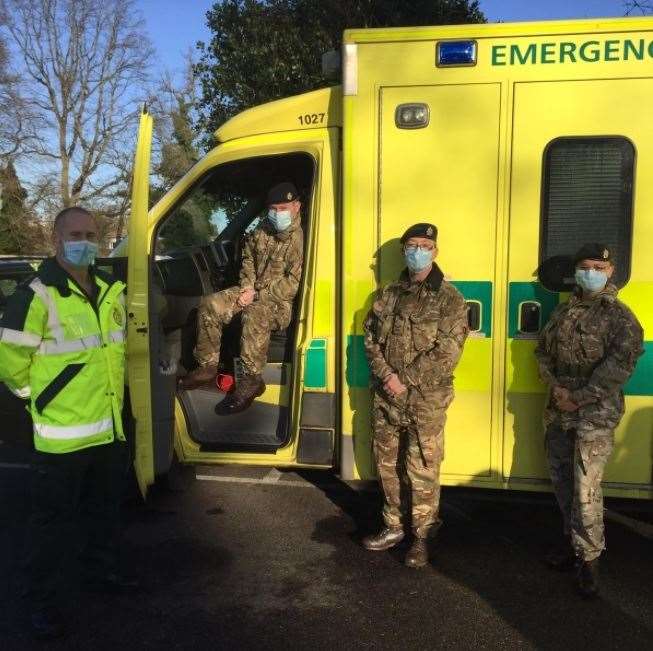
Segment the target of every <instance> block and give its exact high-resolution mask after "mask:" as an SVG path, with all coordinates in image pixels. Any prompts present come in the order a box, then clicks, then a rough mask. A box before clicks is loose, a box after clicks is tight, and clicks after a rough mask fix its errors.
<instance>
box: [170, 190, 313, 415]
mask: <svg viewBox="0 0 653 651" xmlns="http://www.w3.org/2000/svg"><path fill="white" fill-rule="evenodd" d="M266 204H267V206H268V209H269V210H268V216H267V219H265V220H263V221H262V222H261V224H260V225H259V226H258V227H257V228H256V229H255V230H254V232H253V233H252V235H251V236H250V237H249V238H248V239H247V241H246V242H245V246H244V248H243V255H242V265H241V270H240V282H239V284H238V285H236V286H234V287H230V288H228V289H225V290H224V291H221V292H217V293H216V294H210V295H208V296H204V297H203V298H202V302H201V303H200V307H199V311H198V315H197V345H196V347H195V351H194V352H195V358H196V360H197V362H198V364H199V367H198V368H197V369H195V370H194V371H192V372H191V373H189V374H188V375H187V376H186V377H184V378H183V379H182V380H181V386H182V388H184V389H192V388H195V387H197V386H200V385H202V384H205V383H207V382H210V381H212V380H213V379H214V378H215V376H216V374H217V372H218V363H219V361H220V342H221V339H222V328H223V326H224V325H225V324H227V323H229V322H230V321H231V320H232V319H233V317H234V316H235V315H236V314H239V313H242V326H243V328H242V335H241V340H240V358H241V361H242V367H243V378H242V379H241V380H240V381H239V382H238V385H237V387H236V390H235V391H234V392H233V394H231V395H230V396H229V397H228V398H226V399H225V400H223V401H222V402H221V403H220V411H221V413H223V414H234V413H237V412H240V411H243V410H245V409H247V408H248V407H249V406H250V405H251V404H252V401H253V400H254V398H256V397H257V396H260V395H262V394H263V392H264V391H265V383H264V382H263V378H262V376H261V372H262V371H263V367H264V366H265V363H266V358H267V352H268V346H269V344H270V334H271V332H272V331H274V330H280V329H282V328H285V327H287V326H288V325H289V324H290V320H291V317H292V304H293V300H294V298H295V295H296V294H297V290H298V289H299V283H300V280H301V276H302V265H303V255H304V236H303V233H302V227H301V218H300V209H301V203H300V201H299V197H298V195H297V190H296V189H295V186H294V185H293V184H292V183H280V184H278V185H276V186H274V187H273V188H272V189H271V190H270V191H269V192H268V196H267V200H266Z"/></svg>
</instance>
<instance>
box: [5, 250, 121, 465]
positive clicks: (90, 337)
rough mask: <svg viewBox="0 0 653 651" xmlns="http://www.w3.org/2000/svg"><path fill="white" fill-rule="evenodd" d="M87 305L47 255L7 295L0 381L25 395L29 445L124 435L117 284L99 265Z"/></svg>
mask: <svg viewBox="0 0 653 651" xmlns="http://www.w3.org/2000/svg"><path fill="white" fill-rule="evenodd" d="M92 278H93V280H94V282H95V284H96V285H97V288H98V290H97V299H96V301H95V305H94V304H93V302H92V301H90V300H89V297H88V296H87V295H86V294H85V293H84V292H83V291H82V289H81V288H80V287H79V285H78V284H77V283H76V282H75V281H74V280H73V279H72V277H71V276H70V275H69V274H68V273H66V271H65V270H64V269H63V267H61V266H60V265H59V264H58V263H57V261H56V259H55V258H48V259H47V260H45V261H44V262H43V263H42V264H41V266H40V267H39V269H38V272H37V273H36V276H35V278H34V279H33V280H31V282H26V283H25V284H22V285H21V286H19V287H18V288H17V289H16V291H15V292H14V294H12V296H11V297H10V298H9V301H8V303H7V307H6V310H5V312H4V315H3V317H2V321H0V381H2V382H4V383H5V384H6V385H7V386H8V388H9V389H11V391H13V392H14V393H15V394H16V395H18V396H20V397H22V398H29V401H30V412H31V415H32V420H33V422H34V446H35V447H36V449H37V450H40V451H42V452H50V453H56V454H59V453H66V452H73V451H75V450H81V449H83V448H88V447H91V446H94V445H102V444H105V443H110V442H111V441H113V440H114V438H118V439H120V440H124V439H125V437H124V433H123V428H122V419H121V412H122V404H123V392H124V371H125V324H126V314H125V301H124V289H125V285H124V283H122V282H120V281H117V280H115V279H114V278H112V277H111V276H110V275H108V274H105V273H103V272H101V271H99V270H93V271H92Z"/></svg>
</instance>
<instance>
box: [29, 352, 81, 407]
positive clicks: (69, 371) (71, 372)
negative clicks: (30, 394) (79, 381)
mask: <svg viewBox="0 0 653 651" xmlns="http://www.w3.org/2000/svg"><path fill="white" fill-rule="evenodd" d="M84 366H86V364H68V365H67V366H66V367H64V369H63V370H62V371H61V372H60V373H59V374H58V375H57V376H56V377H55V378H54V380H52V382H50V384H48V386H46V387H45V389H43V391H41V393H39V395H38V397H37V398H36V400H35V401H34V406H35V407H36V411H38V412H39V414H41V413H43V410H44V409H45V408H46V407H47V406H48V405H49V404H50V402H52V400H53V399H54V398H56V396H57V395H58V394H59V393H60V392H61V391H62V390H63V389H64V388H65V387H66V386H67V385H68V383H69V382H70V381H71V380H72V379H73V378H74V377H75V376H76V375H77V374H78V373H79V372H80V371H81V370H82V369H83V368H84Z"/></svg>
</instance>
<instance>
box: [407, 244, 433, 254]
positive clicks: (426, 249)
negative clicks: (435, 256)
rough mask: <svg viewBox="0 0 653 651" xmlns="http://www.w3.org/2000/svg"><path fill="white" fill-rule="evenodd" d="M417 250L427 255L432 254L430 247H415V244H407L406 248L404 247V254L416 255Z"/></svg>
mask: <svg viewBox="0 0 653 651" xmlns="http://www.w3.org/2000/svg"><path fill="white" fill-rule="evenodd" d="M417 249H419V250H420V251H424V252H428V253H432V251H433V247H432V246H417V245H416V244H409V245H408V246H405V247H404V251H405V252H406V253H417Z"/></svg>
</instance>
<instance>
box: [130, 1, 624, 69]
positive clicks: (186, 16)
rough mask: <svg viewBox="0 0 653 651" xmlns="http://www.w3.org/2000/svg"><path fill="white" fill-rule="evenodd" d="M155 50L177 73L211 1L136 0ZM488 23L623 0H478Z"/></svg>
mask: <svg viewBox="0 0 653 651" xmlns="http://www.w3.org/2000/svg"><path fill="white" fill-rule="evenodd" d="M137 4H138V5H139V7H140V9H141V11H142V13H143V17H144V18H145V22H146V28H147V31H148V33H149V35H150V38H151V39H152V43H153V45H154V47H155V48H156V51H157V60H156V67H157V68H158V70H160V71H164V70H169V71H170V72H173V73H176V72H178V71H179V70H181V68H182V65H183V64H182V62H183V55H184V52H187V51H188V49H189V48H191V49H192V50H193V51H195V43H196V42H197V41H201V40H205V41H208V40H209V38H210V33H209V31H208V29H207V27H206V18H205V16H206V12H207V11H208V9H210V8H211V7H212V6H213V4H214V0H137ZM481 9H482V10H483V11H484V13H485V15H486V16H487V19H488V20H489V21H490V22H497V21H502V22H510V21H521V20H555V19H561V18H594V17H600V16H623V14H624V3H623V1H622V0H481Z"/></svg>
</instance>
